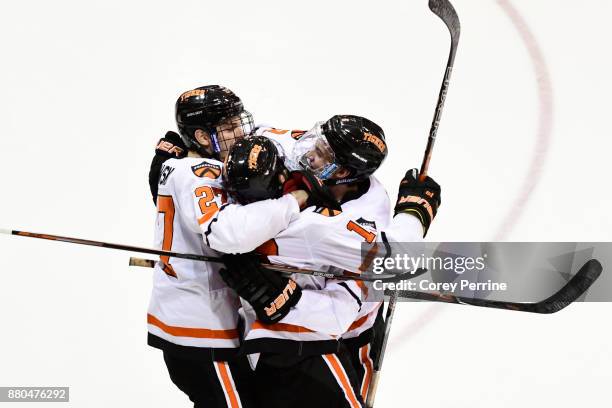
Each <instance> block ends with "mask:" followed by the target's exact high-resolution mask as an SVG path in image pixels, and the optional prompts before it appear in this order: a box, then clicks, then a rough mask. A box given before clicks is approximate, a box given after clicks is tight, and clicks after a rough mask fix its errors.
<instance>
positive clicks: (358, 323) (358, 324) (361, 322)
mask: <svg viewBox="0 0 612 408" xmlns="http://www.w3.org/2000/svg"><path fill="white" fill-rule="evenodd" d="M368 317H370V314H367V315H365V316H363V317H362V318H361V319H357V320H355V321H354V322H353V324H351V326H350V327H349V328H348V330H347V331H351V330H355V329H357V328H359V327H361V326H363V325H364V324H365V322H366V321H367V320H368Z"/></svg>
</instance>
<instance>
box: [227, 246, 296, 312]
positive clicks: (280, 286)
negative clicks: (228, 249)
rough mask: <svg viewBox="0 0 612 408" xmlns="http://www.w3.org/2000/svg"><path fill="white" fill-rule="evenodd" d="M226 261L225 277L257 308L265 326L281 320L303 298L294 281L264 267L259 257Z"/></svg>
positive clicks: (228, 258) (232, 258)
mask: <svg viewBox="0 0 612 408" xmlns="http://www.w3.org/2000/svg"><path fill="white" fill-rule="evenodd" d="M222 259H223V263H224V264H225V268H222V269H221V270H220V271H219V274H220V275H221V278H222V279H223V281H224V282H225V284H226V285H227V286H229V287H230V288H232V289H233V290H234V291H236V293H237V294H238V296H240V297H241V298H242V299H244V300H246V301H247V302H248V303H249V304H250V305H251V306H252V307H253V310H255V313H256V314H257V319H258V320H259V321H261V322H262V323H263V324H272V323H276V322H278V321H279V320H281V319H282V318H283V317H285V316H286V315H287V314H288V313H289V311H290V310H291V308H292V307H294V306H295V305H296V304H297V302H298V301H299V300H300V298H301V296H302V289H301V288H300V287H299V286H298V285H297V284H296V283H295V281H294V280H293V279H290V278H287V277H285V276H283V275H281V274H280V273H278V272H275V271H271V270H269V269H266V268H264V267H263V266H261V262H260V261H259V256H257V255H255V254H241V255H224V256H223V257H222Z"/></svg>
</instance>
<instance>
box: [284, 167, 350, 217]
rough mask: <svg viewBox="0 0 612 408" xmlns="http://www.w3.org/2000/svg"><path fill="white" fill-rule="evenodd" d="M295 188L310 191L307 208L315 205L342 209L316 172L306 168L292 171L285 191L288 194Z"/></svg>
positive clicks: (285, 185) (286, 182)
mask: <svg viewBox="0 0 612 408" xmlns="http://www.w3.org/2000/svg"><path fill="white" fill-rule="evenodd" d="M295 190H304V191H306V192H307V193H308V201H306V206H305V207H306V208H308V207H311V206H313V205H314V206H317V207H327V208H330V209H332V210H338V211H342V207H341V206H340V203H338V200H336V199H335V198H334V196H333V195H332V194H331V192H330V191H329V188H328V187H327V186H326V185H325V184H323V182H322V181H321V180H319V179H318V178H317V177H316V176H315V175H314V174H312V173H310V172H308V171H306V170H303V171H292V172H291V173H290V174H289V178H288V179H287V181H285V184H283V193H285V194H287V193H290V192H292V191H295Z"/></svg>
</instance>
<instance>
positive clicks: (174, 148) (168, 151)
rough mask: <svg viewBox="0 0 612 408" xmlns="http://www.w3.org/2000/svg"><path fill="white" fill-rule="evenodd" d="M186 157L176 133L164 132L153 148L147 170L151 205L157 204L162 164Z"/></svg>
mask: <svg viewBox="0 0 612 408" xmlns="http://www.w3.org/2000/svg"><path fill="white" fill-rule="evenodd" d="M186 155H187V147H186V146H185V144H184V143H183V140H182V139H181V137H180V136H179V135H178V133H176V132H172V131H170V132H166V136H164V137H162V138H161V139H159V142H157V146H156V147H155V156H154V157H153V160H152V161H151V168H150V169H149V188H150V189H151V196H152V197H153V203H157V188H158V186H157V183H158V181H159V173H160V172H161V167H162V164H164V162H165V161H166V160H168V159H170V158H177V159H182V158H183V157H185V156H186Z"/></svg>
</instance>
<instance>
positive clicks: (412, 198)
mask: <svg viewBox="0 0 612 408" xmlns="http://www.w3.org/2000/svg"><path fill="white" fill-rule="evenodd" d="M440 192H441V189H440V185H439V184H438V183H436V182H435V181H434V180H433V179H432V178H431V177H429V176H428V177H427V178H425V181H423V182H421V181H419V172H418V170H417V169H412V170H408V171H407V172H406V175H405V176H404V178H403V179H402V181H401V183H400V187H399V193H398V195H397V203H396V204H395V214H396V215H397V214H398V213H405V214H412V215H414V216H415V217H417V218H418V219H419V220H420V221H421V224H423V231H424V233H423V236H425V235H427V230H428V229H429V226H430V225H431V221H432V220H433V219H434V217H435V216H436V213H437V212H438V207H439V206H440V203H441V202H442V201H441V198H440Z"/></svg>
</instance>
